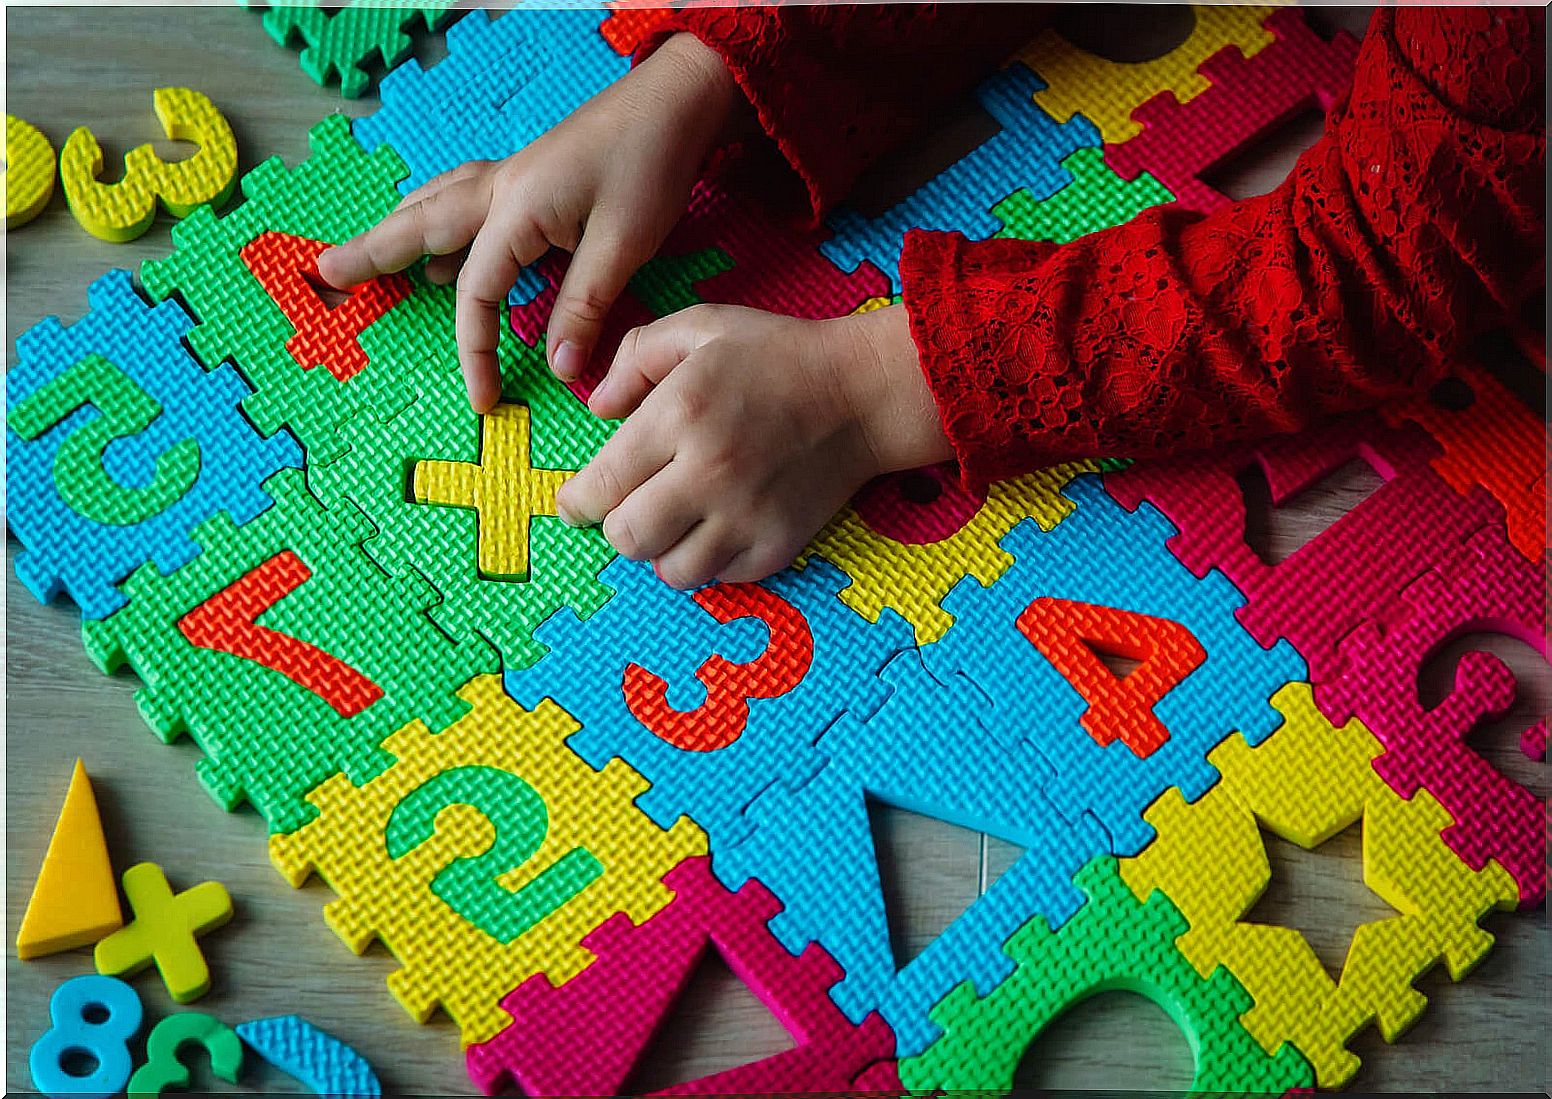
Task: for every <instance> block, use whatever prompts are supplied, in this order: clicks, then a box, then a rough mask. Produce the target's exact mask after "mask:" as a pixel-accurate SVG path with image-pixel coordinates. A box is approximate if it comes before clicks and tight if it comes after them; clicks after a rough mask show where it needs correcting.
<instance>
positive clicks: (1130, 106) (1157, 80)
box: [1019, 5, 1280, 145]
mask: <svg viewBox="0 0 1552 1099" xmlns="http://www.w3.org/2000/svg"><path fill="white" fill-rule="evenodd" d="M1278 6H1280V5H1272V6H1260V7H1219V6H1209V5H1193V6H1192V8H1191V13H1192V15H1194V16H1195V18H1196V25H1195V27H1194V28H1193V29H1192V31H1191V33H1190V35H1189V36H1187V38H1186V40H1185V41H1184V42H1182V43H1180V45H1178V46H1176V47H1175V48H1174V49H1172V50H1170V51H1169V52H1168V53H1166V54H1164V55H1163V56H1162V57H1155V58H1153V59H1152V60H1149V61H1135V62H1128V61H1111V60H1109V59H1108V58H1104V57H1099V56H1097V55H1095V54H1092V53H1089V52H1088V51H1086V50H1081V49H1079V48H1078V47H1077V46H1074V45H1072V44H1071V43H1070V42H1068V41H1067V40H1066V39H1065V38H1063V37H1062V36H1061V35H1059V34H1057V33H1056V31H1054V30H1049V29H1048V30H1045V31H1042V32H1041V33H1040V34H1039V35H1038V36H1036V38H1035V40H1034V41H1033V42H1031V43H1030V44H1029V46H1028V47H1026V48H1025V50H1024V52H1023V53H1022V54H1020V55H1019V60H1020V61H1022V62H1023V63H1024V64H1025V65H1027V66H1029V68H1030V69H1032V70H1033V71H1034V73H1035V74H1036V75H1037V76H1039V77H1040V79H1041V80H1043V81H1045V83H1046V86H1045V88H1043V89H1042V90H1040V91H1038V92H1036V93H1035V102H1036V103H1038V104H1039V105H1040V106H1041V108H1042V109H1044V110H1045V112H1046V113H1047V114H1049V115H1050V116H1051V117H1053V118H1054V119H1056V121H1058V122H1067V121H1069V120H1070V119H1071V118H1072V116H1073V115H1075V114H1081V115H1083V117H1084V118H1087V119H1088V120H1089V121H1090V122H1092V123H1094V125H1095V126H1097V127H1098V128H1099V133H1100V137H1101V138H1102V139H1103V140H1104V142H1105V144H1106V145H1119V144H1120V143H1121V142H1123V141H1127V140H1129V139H1130V138H1133V137H1136V136H1137V135H1138V134H1139V133H1141V132H1142V127H1141V126H1140V125H1138V124H1137V123H1136V122H1133V121H1132V112H1133V111H1135V110H1136V109H1137V108H1138V107H1140V106H1142V105H1143V104H1144V103H1146V102H1148V100H1150V99H1152V98H1153V97H1154V96H1156V95H1158V94H1159V93H1160V92H1173V93H1174V95H1175V98H1176V99H1177V100H1179V101H1180V102H1181V103H1184V102H1186V101H1187V100H1190V99H1192V98H1194V97H1195V96H1198V95H1200V94H1202V92H1204V91H1206V90H1207V87H1208V83H1209V82H1208V80H1207V78H1206V77H1205V76H1203V75H1202V74H1201V73H1200V72H1199V71H1197V70H1198V69H1200V68H1201V65H1202V62H1203V61H1206V60H1207V59H1208V58H1209V57H1211V56H1212V55H1213V54H1215V53H1217V52H1218V51H1219V50H1221V49H1223V48H1225V47H1227V46H1234V47H1237V48H1238V49H1239V51H1240V53H1242V54H1244V55H1245V56H1246V57H1253V56H1254V55H1255V54H1257V53H1259V52H1261V50H1262V49H1264V48H1265V47H1267V46H1269V45H1271V43H1272V32H1271V31H1269V30H1267V29H1266V27H1265V26H1263V25H1262V24H1264V23H1265V22H1266V19H1267V16H1269V15H1271V14H1272V13H1273V12H1274V11H1276V10H1277V7H1278Z"/></svg>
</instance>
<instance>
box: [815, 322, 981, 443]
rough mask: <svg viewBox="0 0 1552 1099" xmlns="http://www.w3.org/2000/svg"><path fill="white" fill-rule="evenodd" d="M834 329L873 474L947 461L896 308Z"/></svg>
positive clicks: (904, 324) (942, 439) (943, 440)
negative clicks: (872, 461)
mask: <svg viewBox="0 0 1552 1099" xmlns="http://www.w3.org/2000/svg"><path fill="white" fill-rule="evenodd" d="M828 324H830V325H831V326H834V328H835V331H836V333H837V339H838V342H839V347H840V352H839V353H840V355H841V356H842V358H843V360H845V361H843V362H842V364H841V366H840V369H841V370H842V371H843V377H842V384H843V385H844V386H845V387H846V391H847V395H848V401H849V403H850V405H851V408H852V412H853V415H854V416H855V417H856V419H857V422H858V425H859V426H860V428H861V430H862V433H863V437H864V438H865V439H866V440H867V444H868V448H869V450H870V451H871V452H872V454H873V457H874V461H875V463H876V464H877V466H878V470H877V472H879V473H892V472H894V471H896V470H901V469H914V468H916V467H918V466H925V465H932V464H934V463H936V462H943V461H947V460H948V459H950V458H952V457H953V456H954V451H953V447H952V446H951V445H950V444H949V441H948V437H947V436H946V435H944V433H943V427H942V423H941V421H940V420H939V417H938V408H937V403H936V402H935V400H934V399H933V395H932V389H931V387H930V386H928V384H927V377H926V375H925V374H924V373H923V372H922V368H921V358H920V355H919V354H918V352H917V349H916V343H915V341H914V340H913V339H912V338H911V330H910V324H909V322H908V321H907V319H906V314H905V307H904V306H902V305H894V306H888V307H886V308H883V309H875V310H872V311H871V312H868V313H858V314H853V315H852V316H849V317H841V318H838V319H836V320H834V321H830V322H828Z"/></svg>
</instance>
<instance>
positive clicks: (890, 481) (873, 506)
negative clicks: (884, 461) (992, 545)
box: [851, 463, 985, 546]
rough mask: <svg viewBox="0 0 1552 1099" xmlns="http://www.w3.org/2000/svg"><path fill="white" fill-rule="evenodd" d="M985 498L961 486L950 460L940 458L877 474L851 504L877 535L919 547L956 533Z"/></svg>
mask: <svg viewBox="0 0 1552 1099" xmlns="http://www.w3.org/2000/svg"><path fill="white" fill-rule="evenodd" d="M984 502H985V498H984V497H982V496H977V495H975V494H973V493H971V492H970V490H969V489H967V488H965V487H964V485H963V484H962V483H961V482H960V480H959V474H958V472H957V469H956V467H955V466H954V465H953V464H951V463H944V464H942V465H936V466H926V467H923V468H922V469H907V470H901V471H900V472H898V473H886V474H884V476H882V477H875V478H874V479H873V480H871V481H869V482H868V483H867V484H865V485H863V486H862V488H861V489H860V490H859V491H858V493H857V495H856V496H854V497H852V501H851V504H852V507H854V508H856V509H857V514H858V515H859V516H860V517H861V518H862V521H863V522H864V523H866V524H867V525H868V529H870V530H872V531H873V532H874V533H875V534H881V535H883V536H884V537H885V538H893V539H894V540H895V541H896V542H899V543H901V544H902V545H907V546H922V545H928V544H931V543H933V542H941V541H943V539H945V538H950V537H952V536H953V535H955V534H957V533H958V532H959V531H960V530H961V529H962V528H963V527H964V525H965V524H966V523H968V522H969V521H970V520H971V519H973V518H975V513H976V512H977V511H979V510H980V508H981V504H983V503H984Z"/></svg>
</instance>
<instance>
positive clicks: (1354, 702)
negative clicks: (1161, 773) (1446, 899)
mask: <svg viewBox="0 0 1552 1099" xmlns="http://www.w3.org/2000/svg"><path fill="white" fill-rule="evenodd" d="M1500 514H1501V513H1500ZM1546 608H1547V576H1546V571H1545V566H1544V565H1541V564H1539V563H1538V564H1532V563H1531V562H1530V561H1527V560H1526V559H1525V557H1524V556H1523V555H1522V554H1521V553H1520V552H1519V551H1518V550H1516V549H1515V548H1514V547H1513V546H1512V545H1510V544H1509V541H1508V536H1507V534H1506V533H1505V531H1504V529H1503V526H1502V525H1501V519H1500V521H1499V522H1498V523H1495V524H1493V525H1489V526H1486V527H1484V528H1482V529H1481V530H1480V531H1478V532H1477V533H1476V534H1475V535H1474V536H1473V537H1472V538H1471V540H1470V541H1469V542H1467V543H1466V544H1465V545H1464V546H1463V547H1461V548H1460V549H1459V551H1458V552H1456V553H1455V554H1453V555H1451V556H1449V557H1447V558H1442V559H1440V560H1438V561H1437V562H1436V565H1435V568H1433V569H1432V570H1430V571H1429V572H1427V573H1425V574H1424V575H1423V576H1421V577H1420V578H1419V579H1418V580H1417V581H1416V582H1415V583H1413V584H1412V585H1410V586H1409V587H1408V588H1406V589H1405V590H1404V591H1403V592H1402V593H1401V595H1400V598H1399V599H1398V600H1396V602H1395V605H1394V606H1392V607H1390V608H1387V611H1388V613H1387V615H1386V616H1385V617H1384V618H1382V619H1379V620H1375V621H1370V622H1366V623H1364V624H1363V625H1361V626H1360V627H1359V628H1357V629H1356V630H1354V631H1353V633H1352V634H1351V635H1350V636H1349V637H1347V638H1346V639H1344V641H1343V642H1342V653H1343V655H1344V656H1345V657H1346V659H1347V667H1348V670H1347V672H1346V674H1344V675H1343V676H1342V677H1341V678H1339V679H1337V680H1336V681H1335V682H1333V683H1330V684H1327V685H1326V686H1325V688H1324V689H1322V688H1320V687H1317V689H1316V695H1315V697H1316V700H1317V701H1319V702H1320V705H1321V708H1322V709H1323V710H1324V711H1325V712H1326V713H1327V714H1328V715H1329V716H1330V717H1332V719H1333V720H1337V721H1346V720H1347V719H1348V718H1350V717H1353V716H1357V717H1359V718H1361V719H1362V720H1363V722H1364V724H1365V725H1367V726H1368V727H1369V729H1370V731H1371V732H1373V734H1374V735H1375V737H1376V738H1377V739H1378V740H1379V742H1380V743H1381V744H1382V745H1384V747H1385V751H1384V753H1383V754H1381V755H1380V757H1379V758H1378V759H1376V760H1375V761H1374V769H1375V770H1376V771H1377V772H1379V774H1380V776H1381V777H1383V778H1384V779H1385V781H1386V782H1388V783H1390V785H1391V786H1393V787H1395V789H1396V790H1397V791H1398V792H1399V793H1400V794H1401V795H1402V796H1403V797H1414V796H1415V795H1416V794H1417V793H1418V792H1419V791H1421V790H1426V791H1428V793H1430V794H1432V795H1433V796H1434V797H1435V798H1437V799H1438V800H1439V802H1440V804H1441V805H1443V806H1444V808H1445V810H1446V811H1447V812H1448V813H1449V814H1450V816H1451V818H1452V819H1453V823H1452V824H1451V825H1450V826H1449V827H1448V828H1446V829H1444V841H1445V843H1447V844H1448V845H1449V846H1450V847H1451V849H1453V850H1454V851H1456V852H1457V853H1458V854H1459V855H1460V857H1461V858H1462V859H1464V860H1465V862H1466V864H1467V865H1468V866H1470V867H1471V868H1472V869H1476V870H1480V869H1482V868H1483V867H1484V866H1485V865H1486V864H1487V862H1488V860H1489V859H1496V860H1497V861H1498V862H1499V863H1501V864H1502V865H1503V867H1504V868H1505V869H1506V870H1508V871H1509V873H1510V874H1511V875H1513V877H1514V880H1515V882H1516V884H1517V885H1518V887H1519V892H1520V903H1521V905H1522V906H1523V907H1534V906H1535V905H1537V904H1540V903H1541V900H1542V898H1543V897H1545V895H1546V874H1547V870H1546V819H1547V807H1546V803H1545V802H1544V801H1543V800H1541V799H1540V798H1538V797H1537V796H1536V795H1535V794H1534V793H1533V792H1532V791H1531V790H1529V789H1527V788H1526V787H1524V786H1521V785H1520V784H1519V783H1517V782H1515V781H1513V780H1512V779H1510V778H1509V777H1508V776H1506V775H1504V774H1503V773H1502V772H1500V771H1498V770H1497V769H1496V768H1494V767H1493V766H1492V765H1491V764H1490V763H1488V761H1487V760H1486V759H1484V758H1483V757H1482V756H1480V755H1478V754H1477V753H1476V752H1475V751H1473V750H1472V748H1471V746H1470V744H1468V743H1467V741H1466V737H1467V736H1468V735H1469V734H1470V732H1471V730H1472V729H1473V728H1474V727H1475V726H1476V725H1477V724H1478V723H1479V722H1480V721H1482V720H1484V719H1488V718H1492V717H1496V716H1499V715H1501V714H1503V713H1504V712H1505V711H1507V710H1508V708H1509V707H1510V705H1512V704H1513V702H1514V695H1515V689H1516V687H1515V679H1514V674H1513V673H1512V672H1511V671H1510V670H1509V669H1508V667H1507V666H1506V665H1504V663H1503V662H1502V661H1500V660H1499V659H1498V658H1497V657H1495V656H1492V655H1491V654H1488V653H1485V652H1471V653H1467V654H1466V655H1465V656H1464V657H1462V658H1461V660H1460V663H1459V665H1458V666H1457V667H1456V669H1455V682H1454V689H1453V690H1452V691H1451V692H1450V695H1449V696H1448V697H1447V698H1446V699H1445V700H1444V701H1443V702H1441V703H1439V704H1438V705H1436V706H1434V707H1433V708H1431V709H1426V708H1424V706H1423V704H1422V702H1421V701H1420V700H1419V698H1418V696H1417V686H1418V676H1419V674H1420V672H1421V669H1422V668H1423V666H1424V664H1425V662H1426V661H1427V660H1428V657H1429V656H1430V654H1432V653H1433V652H1435V651H1436V650H1437V649H1438V648H1439V647H1440V646H1441V645H1443V644H1445V643H1446V642H1447V641H1448V640H1449V639H1451V638H1454V637H1460V636H1462V635H1464V634H1470V633H1480V632H1488V633H1501V634H1507V635H1509V636H1512V637H1516V638H1518V639H1519V640H1521V641H1523V642H1525V643H1526V644H1527V645H1530V646H1531V647H1532V648H1534V649H1535V650H1536V651H1537V652H1539V653H1540V654H1541V655H1542V656H1543V657H1545V656H1546V655H1547V634H1546ZM1537 726H1538V728H1539V729H1540V732H1532V733H1531V734H1530V735H1528V736H1527V737H1526V738H1524V739H1522V742H1521V743H1522V746H1524V747H1525V748H1527V749H1529V750H1528V751H1527V753H1526V754H1527V755H1532V756H1533V755H1534V754H1535V749H1536V742H1537V740H1538V739H1541V740H1542V743H1544V738H1545V736H1546V733H1545V728H1546V719H1545V717H1543V718H1542V720H1541V721H1539V722H1538V723H1537Z"/></svg>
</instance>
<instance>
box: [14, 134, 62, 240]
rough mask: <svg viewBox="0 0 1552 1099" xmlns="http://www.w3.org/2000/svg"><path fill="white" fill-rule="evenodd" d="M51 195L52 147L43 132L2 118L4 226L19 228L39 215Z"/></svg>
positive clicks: (52, 189)
mask: <svg viewBox="0 0 1552 1099" xmlns="http://www.w3.org/2000/svg"><path fill="white" fill-rule="evenodd" d="M53 193H54V146H52V145H50V144H49V139H48V138H46V137H44V136H43V131H42V130H40V129H38V128H37V127H36V126H34V125H33V124H32V123H30V122H26V121H23V120H22V119H20V118H17V117H16V116H15V115H13V114H8V115H6V116H5V227H6V228H7V229H20V228H21V227H22V226H23V225H26V224H27V223H28V222H29V221H31V220H32V219H33V218H35V217H37V216H38V215H39V214H41V213H42V212H43V208H44V207H45V206H47V205H48V200H49V198H50V196H52V195H53Z"/></svg>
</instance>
